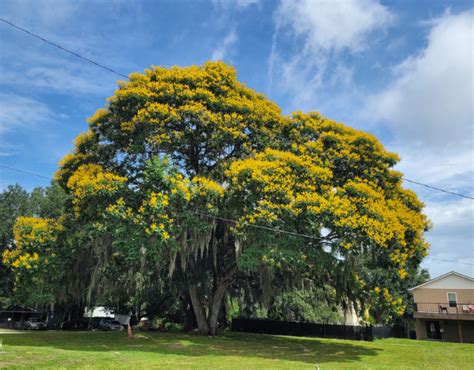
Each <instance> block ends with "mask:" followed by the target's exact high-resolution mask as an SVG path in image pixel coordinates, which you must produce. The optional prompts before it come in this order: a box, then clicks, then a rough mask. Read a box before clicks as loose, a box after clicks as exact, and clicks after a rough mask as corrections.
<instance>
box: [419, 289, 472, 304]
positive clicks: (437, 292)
mask: <svg viewBox="0 0 474 370" xmlns="http://www.w3.org/2000/svg"><path fill="white" fill-rule="evenodd" d="M453 292H454V293H456V296H457V303H458V304H474V290H472V289H429V288H418V289H415V290H414V291H413V299H414V301H415V302H416V303H442V304H447V303H448V293H453Z"/></svg>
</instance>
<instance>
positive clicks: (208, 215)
mask: <svg viewBox="0 0 474 370" xmlns="http://www.w3.org/2000/svg"><path fill="white" fill-rule="evenodd" d="M194 213H196V214H198V215H201V216H206V217H210V218H214V219H216V220H221V221H227V222H233V223H236V224H241V225H244V226H250V227H254V228H257V229H262V230H268V231H274V232H277V233H280V234H287V235H292V236H298V237H301V238H307V239H313V240H317V241H319V242H323V243H324V240H322V238H318V237H316V236H312V235H307V234H300V233H295V232H293V231H287V230H281V229H277V228H275V227H268V226H261V225H254V224H251V223H248V222H244V221H237V220H232V219H230V218H225V217H220V216H214V215H210V214H208V213H203V212H200V211H195V212H194ZM329 244H330V243H329Z"/></svg>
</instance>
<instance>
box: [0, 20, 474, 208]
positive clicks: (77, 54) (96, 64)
mask: <svg viewBox="0 0 474 370" xmlns="http://www.w3.org/2000/svg"><path fill="white" fill-rule="evenodd" d="M0 21H1V22H4V23H5V24H7V25H9V26H10V27H13V28H15V29H17V30H19V31H21V32H24V33H26V34H28V35H30V36H32V37H35V38H37V39H39V40H41V41H43V42H45V43H47V44H48V45H51V46H54V47H55V48H58V49H60V50H61V51H64V52H66V53H69V54H71V55H73V56H75V57H77V58H79V59H82V60H84V61H86V62H88V63H91V64H93V65H95V66H97V67H99V68H102V69H105V70H106V71H108V72H110V73H114V74H115V75H117V76H120V77H123V78H125V79H127V80H130V78H129V77H128V76H127V75H125V74H123V73H120V72H117V71H115V70H113V69H112V68H110V67H107V66H105V65H103V64H101V63H99V62H96V61H94V60H92V59H89V58H86V57H84V56H82V55H80V54H79V53H76V52H75V51H72V50H70V49H67V48H65V47H63V46H61V45H59V44H57V43H55V42H53V41H50V40H48V39H46V38H44V37H42V36H40V35H37V34H36V33H34V32H32V31H29V30H27V29H25V28H23V27H20V26H18V25H16V24H14V23H13V22H10V21H8V20H6V19H3V18H0ZM137 82H138V83H140V84H143V85H144V86H146V87H147V88H150V86H148V85H147V84H146V83H144V82H142V81H137ZM403 180H404V181H407V182H410V183H412V184H416V185H420V186H424V187H426V188H428V189H432V190H437V191H441V192H443V193H447V194H451V195H455V196H458V197H462V198H466V199H471V200H474V197H471V196H469V195H464V194H460V193H455V192H452V191H449V190H446V189H442V188H437V187H435V186H431V185H428V184H424V183H421V182H418V181H413V180H410V179H407V178H403Z"/></svg>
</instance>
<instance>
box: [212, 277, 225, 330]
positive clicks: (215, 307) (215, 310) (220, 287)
mask: <svg viewBox="0 0 474 370" xmlns="http://www.w3.org/2000/svg"><path fill="white" fill-rule="evenodd" d="M227 286H228V281H227V280H224V281H221V282H220V283H219V284H217V288H216V290H215V292H214V295H213V296H212V303H211V309H210V313H209V320H208V321H209V334H211V335H216V334H217V318H218V317H219V311H220V309H221V305H222V298H223V297H224V293H225V292H226V290H227Z"/></svg>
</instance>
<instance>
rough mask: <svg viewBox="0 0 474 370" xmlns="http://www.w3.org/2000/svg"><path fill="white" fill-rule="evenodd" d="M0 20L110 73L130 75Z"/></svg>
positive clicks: (125, 76) (1, 19)
mask: <svg viewBox="0 0 474 370" xmlns="http://www.w3.org/2000/svg"><path fill="white" fill-rule="evenodd" d="M0 21H1V22H4V23H6V24H7V25H9V26H10V27H13V28H16V29H17V30H19V31H21V32H24V33H26V34H28V35H30V36H33V37H35V38H37V39H39V40H41V41H43V42H45V43H47V44H49V45H51V46H54V47H55V48H58V49H59V50H62V51H64V52H66V53H69V54H71V55H74V56H75V57H77V58H79V59H82V60H85V61H86V62H88V63H91V64H93V65H95V66H96V67H99V68H102V69H105V70H106V71H108V72H110V73H113V74H116V75H117V76H120V77H124V78H126V79H127V80H128V76H127V75H125V74H123V73H120V72H117V71H115V70H113V69H112V68H110V67H107V66H105V65H103V64H101V63H99V62H96V61H94V60H92V59H89V58H86V57H84V56H82V55H81V54H79V53H76V52H75V51H72V50H70V49H67V48H65V47H64V46H61V45H59V44H56V43H55V42H53V41H49V40H47V39H45V38H44V37H42V36H40V35H37V34H36V33H34V32H32V31H29V30H27V29H26V28H23V27H20V26H18V25H16V24H14V23H12V22H10V21H8V20H6V19H3V18H0Z"/></svg>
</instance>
